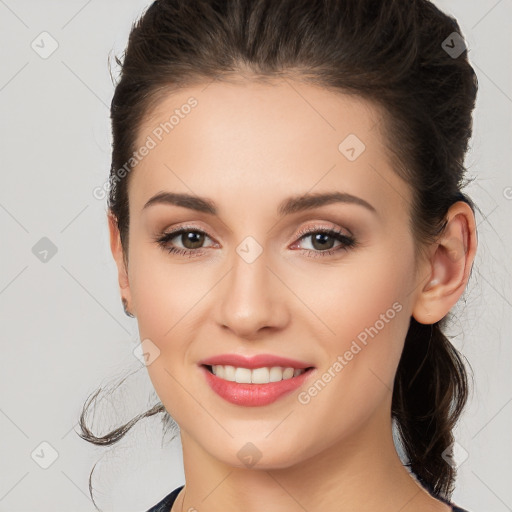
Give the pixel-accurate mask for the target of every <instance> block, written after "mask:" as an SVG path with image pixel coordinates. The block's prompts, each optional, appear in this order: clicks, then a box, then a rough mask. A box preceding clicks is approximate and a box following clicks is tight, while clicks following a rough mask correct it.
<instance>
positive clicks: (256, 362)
mask: <svg viewBox="0 0 512 512" xmlns="http://www.w3.org/2000/svg"><path fill="white" fill-rule="evenodd" d="M198 364H199V365H203V366H213V365H218V364H220V365H230V366H236V367H240V368H249V369H251V370H252V369H253V368H262V367H272V366H281V367H283V368H299V369H301V368H303V369H306V368H311V367H313V365H312V364H311V363H308V362H304V361H299V360H297V359H290V358H288V357H281V356H275V355H273V354H258V355H255V356H252V357H246V356H242V355H240V354H219V355H217V356H213V357H209V358H207V359H203V360H201V361H199V363H198Z"/></svg>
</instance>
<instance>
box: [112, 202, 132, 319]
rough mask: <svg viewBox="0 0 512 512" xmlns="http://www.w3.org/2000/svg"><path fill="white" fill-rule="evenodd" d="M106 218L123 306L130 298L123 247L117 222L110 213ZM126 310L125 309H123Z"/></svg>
mask: <svg viewBox="0 0 512 512" xmlns="http://www.w3.org/2000/svg"><path fill="white" fill-rule="evenodd" d="M107 217H108V228H109V233H110V249H111V251H112V256H113V257H114V261H115V262H116V266H117V275H118V282H119V288H120V291H121V297H122V299H123V305H124V304H125V302H124V301H127V302H128V303H130V302H131V296H130V283H129V280H128V270H127V268H126V262H125V257H124V253H123V247H122V244H121V237H120V233H119V228H118V226H117V220H116V218H115V217H114V215H112V213H110V212H109V213H108V214H107ZM125 310H126V308H125Z"/></svg>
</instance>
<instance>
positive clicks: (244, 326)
mask: <svg viewBox="0 0 512 512" xmlns="http://www.w3.org/2000/svg"><path fill="white" fill-rule="evenodd" d="M231 261H232V266H231V272H230V273H229V277H228V278H227V279H226V281H225V283H224V285H223V287H222V293H221V295H222V296H221V297H220V308H219V311H220V317H219V318H218V322H219V324H221V325H223V326H226V327H228V328H229V329H231V330H232V331H233V332H234V333H235V334H236V335H237V336H238V337H244V338H251V337H254V336H256V335H257V334H258V332H259V331H260V330H261V329H262V328H264V327H272V328H276V327H282V326H283V325H284V322H285V321H286V319H287V316H286V313H285V307H284V304H283V302H282V298H283V295H282V290H278V289H277V288H278V287H279V286H281V287H282V284H281V283H280V282H279V280H278V279H277V278H276V277H275V276H274V275H273V273H272V272H271V271H270V269H269V268H268V267H267V266H268V265H269V264H270V262H269V258H268V254H267V252H266V251H265V250H263V247H262V246H261V245H260V244H259V243H258V242H257V241H256V240H255V239H254V238H252V237H247V238H246V239H244V240H243V241H242V242H241V243H240V244H239V245H238V246H237V247H236V248H235V250H234V253H233V257H232V260H231Z"/></svg>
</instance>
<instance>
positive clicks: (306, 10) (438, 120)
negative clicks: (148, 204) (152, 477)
mask: <svg viewBox="0 0 512 512" xmlns="http://www.w3.org/2000/svg"><path fill="white" fill-rule="evenodd" d="M454 33H456V34H454ZM460 34H461V30H460V27H459V25H458V23H457V21H456V20H455V19H454V18H452V17H450V16H448V15H446V14H444V13H443V12H441V11H440V10H439V9H438V8H437V7H435V6H434V5H433V4H432V3H431V2H430V1H427V0H388V1H375V0H230V1H229V2H228V1H219V0H157V1H155V2H153V3H152V4H151V5H150V6H149V7H148V8H147V10H146V12H145V13H144V14H143V15H142V16H141V18H140V19H139V20H138V21H137V22H136V23H134V25H133V26H132V30H131V33H130V36H129V41H128V45H127V48H126V51H125V54H124V59H123V61H122V62H121V61H120V60H119V59H117V58H116V61H117V63H118V64H119V65H120V66H121V74H120V79H119V81H118V83H117V85H116V88H115V93H114V96H113V99H112V105H111V119H112V133H113V145H112V164H111V169H110V191H109V198H108V206H109V209H110V211H111V213H112V214H113V216H114V217H115V219H116V222H117V225H118V227H119V231H120V235H121V241H122V244H123V248H124V253H125V255H127V252H128V251H127V249H128V243H129V240H128V226H129V209H128V183H129V181H130V179H129V178H130V176H131V174H128V176H127V177H126V178H125V179H121V180H120V179H118V175H117V174H116V172H117V171H116V170H118V169H121V168H122V167H123V166H125V164H126V163H127V162H129V161H130V157H131V156H132V154H133V153H134V151H135V150H136V147H135V143H136V140H137V136H138V128H139V127H140V126H141V122H142V121H143V120H144V119H145V118H146V116H147V115H148V112H150V111H151V109H152V108H153V107H154V106H155V105H156V104H157V102H158V101H159V100H161V99H163V98H164V97H165V95H166V93H167V92H170V91H172V90H173V89H177V88H182V87H186V86H187V85H193V84H198V83H201V82H202V83H206V82H208V81H210V80H213V79H218V80H226V81H227V80H230V79H231V78H234V77H236V76H237V75H240V74H244V73H246V72H247V71H249V72H250V74H251V79H254V80H256V79H263V80H265V79H272V78H280V77H287V78H291V79H295V80H302V81H304V82H308V83H310V84H315V85H319V86H322V87H325V88H329V89H331V90H334V91H339V92H342V93H348V94H354V95H357V96H359V97H361V98H363V99H365V100H368V101H371V102H373V103H374V104H377V105H379V106H380V107H382V110H383V112H384V119H383V121H384V122H383V126H384V127H385V129H382V133H383V134H384V136H385V137H387V142H388V144H387V146H388V149H389V150H390V152H391V155H390V157H391V158H392V159H393V164H394V166H395V169H396V172H397V173H398V175H400V176H401V177H402V178H403V179H404V180H406V182H407V183H408V184H409V185H410V186H411V189H412V191H413V201H412V204H411V220H410V221H411V227H412V231H413V234H414V237H415V240H416V242H417V244H416V247H417V248H418V249H419V250H422V249H423V248H425V247H426V245H427V244H428V243H430V242H433V241H435V240H436V239H437V237H438V236H439V234H440V233H442V231H443V229H444V226H445V223H446V220H445V215H446V212H447V210H448V208H449V207H450V206H451V205H452V204H453V203H454V202H456V201H465V202H466V203H468V204H469V205H470V207H471V208H472V210H473V212H474V209H475V205H474V203H473V202H472V201H471V200H470V199H469V198H468V197H467V196H466V195H465V194H463V193H462V192H461V189H462V188H463V183H462V181H463V176H464V173H465V167H464V157H465V153H466V151H467V148H468V141H469V139H470V137H471V134H472V111H473V108H474V105H475V100H476V94H477V89H478V82H477V78H476V75H475V72H474V70H473V68H472V67H471V65H470V64H469V62H468V59H467V53H466V52H465V51H463V50H464V49H462V51H460V52H458V53H460V54H459V55H456V54H454V52H453V51H452V52H450V51H449V49H450V48H456V44H457V45H459V48H460V44H461V42H460V41H463V39H462V38H461V37H460ZM450 38H451V39H450ZM446 41H448V42H449V44H448V45H447V44H446ZM125 257H126V256H125ZM447 319H448V315H447V316H446V317H444V318H443V319H442V320H441V321H439V322H436V323H434V324H432V325H423V324H420V323H418V322H417V321H416V320H415V319H414V318H411V323H410V328H409V331H408V333H407V336H406V340H405V346H404V350H403V354H402V357H401V360H400V363H399V366H398V370H397V373H396V377H395V385H394V390H393V401H392V416H393V419H394V421H395V425H396V427H397V432H398V433H399V438H400V441H401V444H402V446H403V448H404V450H405V455H406V456H407V459H408V461H407V464H408V465H409V466H410V469H411V470H412V472H413V473H414V474H415V475H416V477H417V478H418V480H419V481H420V482H421V483H422V484H423V485H424V486H425V487H427V488H428V489H429V490H430V491H431V492H432V493H434V494H435V495H437V496H440V497H444V498H445V499H447V498H449V497H450V496H451V493H452V490H453V483H454V478H455V469H454V467H453V466H452V465H451V464H450V462H449V459H448V457H446V456H445V454H446V453H449V451H450V447H451V446H452V444H453V441H454V438H453V434H452V430H453V427H454V425H455V423H456V422H457V420H458V418H459V416H460V414H461V411H462V409H463V407H464V405H465V403H466V400H467V395H468V382H467V374H466V369H465V366H464V364H463V360H462V358H461V355H460V354H459V353H458V352H457V350H456V349H455V348H454V347H453V346H452V344H451V343H450V341H449V340H448V339H447V337H446V336H445V335H444V334H443V327H444V324H445V323H446V321H447ZM97 394H98V393H96V395H94V397H93V398H95V397H96V396H97ZM91 404H92V401H91V400H89V401H88V402H87V403H86V404H85V405H84V409H83V411H82V415H81V417H80V426H81V428H82V434H79V435H80V436H81V437H83V438H84V439H85V440H87V441H89V442H91V443H95V444H99V445H105V444H113V443H115V442H117V441H118V440H119V439H120V438H121V437H123V436H124V434H125V433H126V432H127V431H128V430H129V429H130V428H131V427H132V426H133V425H134V424H135V423H136V422H137V421H138V420H139V419H141V418H144V417H148V416H151V415H153V414H157V413H160V412H161V413H164V415H165V416H166V417H168V416H169V415H168V413H167V412H166V410H165V408H164V407H163V405H162V404H159V405H157V406H155V407H153V408H151V409H150V410H148V411H146V412H145V413H143V414H141V415H139V416H137V417H136V418H134V419H133V420H132V421H131V422H129V423H127V424H125V425H123V426H121V427H119V428H118V429H116V430H114V431H112V432H110V433H109V434H107V435H105V436H102V437H96V436H95V435H93V433H92V432H91V430H90V429H89V428H88V427H87V425H86V420H85V418H86V412H87V410H88V408H89V407H90V406H91ZM91 475H92V472H91ZM89 486H90V482H89ZM90 488H91V487H90ZM91 496H92V493H91Z"/></svg>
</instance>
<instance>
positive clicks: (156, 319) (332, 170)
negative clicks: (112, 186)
mask: <svg viewBox="0 0 512 512" xmlns="http://www.w3.org/2000/svg"><path fill="white" fill-rule="evenodd" d="M292 84H293V87H292V86H291V85H292ZM299 92H300V94H299ZM190 96H194V97H195V98H196V99H197V101H198V105H197V107H196V108H194V109H193V110H192V111H191V112H190V114H188V115H187V116H184V118H183V119H180V122H179V124H178V125H177V126H175V127H174V129H173V130H172V131H170V132H169V134H167V135H166V136H165V137H163V140H162V141H161V142H158V144H157V145H156V147H154V148H153V149H151V151H150V152H149V154H147V155H146V156H145V157H144V158H143V159H142V161H141V162H140V163H139V164H138V165H137V166H136V168H135V169H134V170H133V171H132V173H133V174H132V175H131V176H130V180H131V181H130V185H129V205H130V226H129V248H128V253H127V257H128V266H127V267H126V266H125V264H124V261H123V251H122V247H121V244H120V240H119V232H118V230H117V227H116V225H115V222H114V220H113V218H112V217H110V222H109V229H110V237H111V248H112V253H113V255H114V258H115V261H116V263H117V267H118V278H119V285H120V288H121V294H122V296H123V297H126V299H127V301H128V306H129V309H130V311H131V312H132V313H133V314H134V315H135V316H136V317H137V322H138V326H139V332H140V338H141V340H144V339H149V340H151V343H153V344H154V346H156V347H158V350H159V351H160V352H159V355H158V357H156V359H155V360H154V361H153V362H151V364H150V365H148V367H147V369H148V372H149V376H150V378H151V381H152V383H153V385H154V387H155V390H156V392H157V393H158V395H159V397H160V399H161V401H162V403H163V404H164V406H165V407H166V409H167V411H168V412H169V413H170V414H171V416H172V417H173V418H174V419H175V420H176V422H177V423H178V425H179V426H180V431H181V441H182V446H183V460H184V470H185V478H186V487H185V489H184V490H183V491H182V492H181V493H180V495H179V497H178V499H177V501H176V502H175V504H174V506H173V508H172V511H173V512H176V511H179V510H197V511H204V510H207V511H208V512H220V511H222V512H230V511H235V510H237V511H239V510H243V511H247V512H256V511H261V510H265V511H266V512H282V511H283V510H286V511H288V512H299V511H300V512H303V511H304V510H307V511H315V512H316V511H321V510H337V511H340V512H348V511H351V512H352V511H354V510H357V511H360V512H370V511H372V512H375V511H376V510H379V512H398V511H400V512H413V511H414V512H418V511H419V512H427V511H429V512H430V511H432V512H443V511H448V510H449V507H448V506H447V505H445V504H443V503H441V502H439V501H438V500H435V499H434V498H432V497H431V496H430V495H429V494H428V493H427V492H425V491H424V490H423V489H422V488H421V487H420V486H419V485H418V484H417V483H416V482H415V480H414V479H413V478H412V477H411V476H410V475H409V473H408V472H407V471H406V469H405V468H404V467H403V465H402V463H401V462H400V459H399V458H398V455H397V453H396V450H395V448H394V445H393V440H392V431H391V420H390V409H391V396H392V387H393V379H394V375H395V372H396V368H397V365H398V362H399V358H400V354H401V351H402V347H403V342H404V339H405V335H406V333H407V329H408V325H409V319H410V317H411V316H414V317H415V318H416V320H418V321H419V322H421V323H425V324H431V323H434V322H436V321H438V320H440V319H441V318H443V317H444V316H445V315H446V314H447V313H448V311H449V310H450V309H451V308H452V307H453V305H454V304H455V303H456V302H457V300H458V299H459V297H460V296H461V294H462V293H463V291H464V289H465V286H466V283H467V280H468V278H469V273H470V269H471V265H472V263H473V259H474V255H475V251H476V232H475V220H474V216H473V213H472V211H471V209H470V208H469V206H467V205H466V204H465V203H463V202H457V203H455V204H454V205H453V206H452V207H451V208H450V210H449V212H448V214H447V218H448V221H449V222H448V226H447V229H446V231H445V233H444V236H443V237H442V238H441V239H440V240H439V241H438V243H437V244H434V245H432V246H431V247H430V248H429V250H428V251H427V256H426V257H425V258H421V259H420V260H418V261H415V258H414V240H413V237H412V233H411V232H410V226H409V223H408V219H409V207H410V200H411V190H410V188H409V186H408V185H407V184H406V183H405V182H404V181H402V180H401V179H400V178H399V177H398V175H397V174H396V173H395V172H394V171H393V169H392V167H391V160H390V158H389V153H388V151H387V148H386V145H385V142H384V138H383V136H382V133H381V132H380V131H379V130H381V129H382V128H383V125H382V122H381V121H382V120H381V113H380V112H379V110H378V108H377V107H376V106H374V105H371V104H370V103H368V102H365V101H363V100H361V99H358V98H356V97H354V96H347V95H343V94H340V93H333V92H330V91H327V90H325V89H322V88H319V87H315V86H312V85H306V84H304V83H300V84H299V83H298V82H297V81H293V82H291V81H285V80H276V82H275V83H273V84H272V85H269V84H265V85H263V84H257V83H256V82H254V81H248V80H245V81H240V82H239V83H236V84H235V83H226V82H215V83H213V84H210V85H208V87H206V84H201V85H198V86H194V87H192V86H190V87H188V88H187V89H182V90H181V91H179V92H175V93H173V94H172V95H169V96H166V97H164V98H163V99H162V101H161V102H160V103H158V104H157V105H156V107H155V109H154V111H153V112H151V115H150V116H148V117H147V118H146V120H145V122H144V123H143V125H142V127H141V129H140V131H139V133H138V142H139V143H138V145H137V147H140V146H141V145H143V144H144V142H145V141H146V139H147V136H148V135H151V133H152V130H153V129H154V128H155V127H156V126H158V124H159V123H160V122H164V121H165V120H168V119H169V116H170V115H171V114H172V112H173V111H174V109H176V108H180V106H182V105H183V104H185V103H186V102H187V99H188V98H189V97H190ZM349 134H355V135H356V136H357V137H358V138H359V139H360V140H361V141H363V143H364V144H365V146H366V149H365V150H364V151H363V152H362V153H361V154H360V156H359V157H358V158H356V159H355V160H354V161H350V160H349V159H347V158H346V157H345V156H344V155H343V154H342V153H341V152H340V151H339V149H338V146H339V144H340V143H341V142H342V141H343V140H344V139H345V138H346V137H347V135H349ZM162 191H166V192H175V193H187V194H191V195H194V196H199V197H202V198H207V199H208V200H210V201H212V202H214V203H215V205H216V208H217V210H218V211H217V214H216V215H212V214H210V213H206V212H199V211H195V210H192V209H189V208H185V207H184V206H176V205H172V204H153V205H152V206H149V207H147V208H144V205H145V204H146V202H147V201H148V200H149V199H150V198H151V197H153V196H154V195H156V194H157V193H159V192H162ZM334 191H340V192H345V193H349V194H352V195H354V196H357V197H359V198H361V199H363V200H364V201H366V202H367V203H369V204H370V205H371V206H373V208H374V210H375V211H372V210H370V209H368V208H365V207H364V206H361V205H360V204H355V203H346V202H343V203H342V202H335V203H331V204H326V205H323V206H319V207H316V208H314V209H312V210H304V211H298V212H297V211H296V212H292V213H288V214H287V215H284V216H280V215H279V214H278V206H279V205H280V203H281V202H282V201H284V200H285V199H287V198H289V197H291V196H296V195H303V194H306V193H321V192H334ZM184 225H187V227H188V228H189V230H190V231H192V232H194V229H195V230H199V231H202V232H204V233H206V235H204V239H203V243H202V245H201V244H200V243H199V244H198V243H197V242H196V245H193V244H191V243H190V242H189V240H188V239H187V238H186V237H185V236H176V237H175V238H173V239H172V242H170V241H168V242H167V247H170V246H171V245H174V246H175V247H177V248H179V249H189V250H190V251H195V254H193V256H194V257H187V256H186V255H179V254H173V253H169V252H167V250H164V249H162V247H161V246H159V245H158V243H157V242H156V241H155V238H156V236H157V235H161V234H162V233H164V232H170V231H171V230H175V229H177V228H179V227H182V226H184ZM190 226H192V227H193V229H190ZM304 227H315V228H317V231H316V232H318V231H322V229H323V230H329V229H333V228H334V229H338V230H340V231H341V232H342V233H343V234H345V235H347V236H349V235H352V236H353V237H354V238H355V239H356V241H357V242H358V244H357V245H356V246H354V247H349V248H348V249H347V250H337V249H339V247H340V246H342V243H341V242H339V241H338V240H337V239H336V238H331V239H328V242H331V241H332V243H328V244H327V247H325V244H324V246H320V245H319V244H315V236H314V235H311V234H309V235H306V236H305V237H303V236H297V235H298V233H299V231H300V229H301V228H304ZM248 236H250V237H253V239H254V240H256V241H257V244H259V246H260V247H261V250H262V252H261V254H260V255H259V257H257V258H256V259H255V260H254V261H251V262H250V263H248V262H247V261H246V259H244V258H243V257H241V256H240V253H239V252H237V250H236V249H237V247H238V246H239V245H240V243H241V242H242V241H244V239H245V238H246V237H248ZM193 240H195V239H193ZM187 242H188V243H187ZM250 247H251V249H250V250H251V251H254V250H255V249H254V246H250ZM322 247H325V249H322ZM329 249H333V254H331V255H325V256H322V254H321V253H322V250H324V251H325V250H329ZM309 256H316V257H309ZM433 279H436V280H437V281H434V282H433V283H432V284H431V281H432V280H433ZM396 303H398V304H399V305H400V306H401V308H400V311H399V312H396V314H394V313H393V318H392V319H388V321H387V322H381V324H382V325H383V327H379V331H378V334H377V335H375V336H374V337H373V338H369V341H368V343H367V345H365V346H363V348H362V350H361V351H360V352H358V353H357V355H355V356H354V357H353V359H352V360H350V361H349V362H348V363H347V364H346V366H344V368H343V369H342V371H339V372H338V373H336V376H335V377H334V378H332V379H331V380H330V382H329V383H328V384H327V385H326V386H325V387H324V388H323V389H322V390H321V392H319V393H318V394H317V395H316V396H313V397H311V400H310V401H309V402H308V403H306V404H304V403H300V402H299V400H298V394H299V393H300V392H301V391H302V392H304V391H305V390H306V391H307V389H309V387H310V386H311V385H312V384H313V383H314V382H315V381H316V380H317V379H318V378H320V377H321V376H322V374H323V373H324V372H326V371H327V370H328V369H329V368H330V367H331V368H332V366H333V363H334V362H335V361H336V360H337V357H338V356H339V355H343V354H344V353H346V351H347V350H349V348H350V346H351V343H352V342H353V340H355V339H357V336H358V334H360V333H361V332H362V331H364V329H365V328H367V327H370V326H374V325H376V321H377V320H379V318H382V316H381V315H382V314H383V313H386V311H389V310H390V308H391V309H392V305H393V304H396ZM224 353H237V354H242V355H246V356H251V355H254V354H261V353H270V354H276V355H279V356H284V357H290V358H294V359H299V360H301V361H308V362H311V364H312V365H313V366H314V367H315V369H314V370H313V373H312V374H311V375H310V376H309V380H308V381H307V384H305V385H304V386H303V387H301V388H300V389H298V390H296V391H294V392H292V393H290V394H288V395H286V396H284V397H281V398H280V399H279V400H277V401H276V402H274V403H271V404H268V405H265V406H257V407H245V406H240V405H235V404H232V403H229V402H227V401H225V400H224V399H223V398H221V397H220V396H219V395H217V394H216V393H215V392H213V391H212V389H210V387H209V386H208V385H207V383H206V381H205V379H204V376H203V374H202V372H201V371H200V370H199V366H198V361H200V360H201V359H204V358H206V357H209V356H213V355H216V354H224ZM249 442H250V443H252V444H253V445H254V446H255V447H256V448H257V450H258V451H259V452H260V454H261V455H260V457H261V458H259V460H258V461H257V463H256V464H255V465H253V466H251V467H248V466H247V465H246V464H245V463H244V462H243V461H242V460H241V458H240V457H239V456H238V455H237V454H238V452H239V451H240V450H241V449H242V448H243V447H244V446H245V445H246V444H247V443H249ZM184 491H186V492H184Z"/></svg>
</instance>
